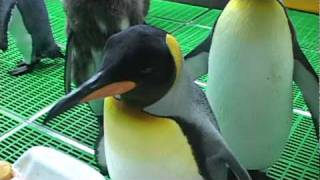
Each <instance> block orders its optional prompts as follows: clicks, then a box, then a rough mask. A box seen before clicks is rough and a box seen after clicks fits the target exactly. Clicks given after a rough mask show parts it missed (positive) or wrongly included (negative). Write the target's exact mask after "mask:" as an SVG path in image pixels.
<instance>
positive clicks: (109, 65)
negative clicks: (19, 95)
mask: <svg viewBox="0 0 320 180" xmlns="http://www.w3.org/2000/svg"><path fill="white" fill-rule="evenodd" d="M103 52H104V55H103V60H104V63H103V65H102V66H101V69H100V70H98V72H97V73H96V74H95V75H93V77H91V78H90V79H89V80H88V81H86V82H85V83H84V84H82V85H81V86H80V87H79V88H78V89H76V90H74V91H72V92H71V93H69V94H68V95H66V96H65V97H63V98H62V99H61V100H60V101H58V102H57V104H56V105H55V106H54V107H53V108H52V109H51V110H50V112H49V113H48V116H47V118H46V121H45V122H48V121H49V120H50V119H52V118H54V117H56V116H57V115H59V114H60V113H62V112H64V111H65V110H67V109H69V108H71V107H73V106H75V105H76V104H78V103H80V102H87V101H90V100H92V99H99V98H105V99H104V138H102V139H101V140H103V141H104V144H105V155H106V162H107V166H108V171H109V174H110V177H111V179H113V180H127V179H130V180H149V179H153V180H164V179H168V180H169V179H170V180H173V179H174V180H223V179H225V177H226V170H227V168H229V167H230V169H231V170H232V171H233V172H234V173H235V175H236V176H237V177H238V178H239V179H242V180H246V179H250V177H249V175H248V174H247V172H246V170H244V169H243V167H242V165H241V164H239V163H238V161H237V159H236V158H235V157H234V156H233V155H232V154H231V153H230V150H229V149H228V146H227V145H226V144H225V143H224V140H223V139H222V137H221V135H220V133H219V131H218V128H217V124H216V121H215V118H214V115H213V112H212V111H211V108H210V106H209V102H208V101H207V99H206V97H205V94H204V93H203V92H202V91H201V90H200V89H199V87H197V86H196V85H195V84H194V83H193V82H192V80H191V79H190V78H188V74H187V72H186V71H185V69H184V66H183V56H182V53H181V50H180V48H179V45H178V43H177V41H176V40H175V38H174V37H173V36H171V35H169V34H167V33H166V32H164V31H162V30H159V29H156V28H153V27H151V26H146V25H137V26H133V27H130V28H129V29H127V30H124V31H122V32H120V33H117V34H115V35H113V36H112V37H111V38H110V39H109V40H108V42H107V44H106V46H105V48H104V50H103Z"/></svg>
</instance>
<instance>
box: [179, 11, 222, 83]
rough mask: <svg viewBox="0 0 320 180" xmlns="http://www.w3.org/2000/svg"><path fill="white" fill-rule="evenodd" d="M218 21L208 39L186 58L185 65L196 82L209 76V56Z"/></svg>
mask: <svg viewBox="0 0 320 180" xmlns="http://www.w3.org/2000/svg"><path fill="white" fill-rule="evenodd" d="M218 19H219V17H218V18H217V21H218ZM217 21H216V22H215V23H214V25H213V28H212V31H211V33H210V34H209V35H208V37H207V38H206V39H205V40H204V41H203V42H202V43H200V44H199V45H198V46H197V47H196V48H195V49H193V50H192V51H191V52H190V53H189V54H188V55H187V56H185V63H184V64H185V67H186V69H187V71H188V72H189V76H190V77H191V79H192V80H196V79H198V78H200V77H201V76H203V75H205V74H208V70H209V64H208V63H209V54H210V49H211V45H212V38H213V34H214V31H215V28H216V25H217Z"/></svg>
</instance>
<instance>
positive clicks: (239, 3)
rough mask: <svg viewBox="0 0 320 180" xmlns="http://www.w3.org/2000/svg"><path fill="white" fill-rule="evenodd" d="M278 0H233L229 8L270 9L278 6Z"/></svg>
mask: <svg viewBox="0 0 320 180" xmlns="http://www.w3.org/2000/svg"><path fill="white" fill-rule="evenodd" d="M278 3H279V2H278V1H277V0H231V1H230V2H229V6H232V7H234V8H249V9H250V8H260V9H270V7H272V6H274V5H277V4H278Z"/></svg>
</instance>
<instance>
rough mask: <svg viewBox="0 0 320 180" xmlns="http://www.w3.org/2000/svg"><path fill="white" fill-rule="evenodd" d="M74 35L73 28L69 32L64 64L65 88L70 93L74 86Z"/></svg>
mask: <svg viewBox="0 0 320 180" xmlns="http://www.w3.org/2000/svg"><path fill="white" fill-rule="evenodd" d="M72 37H73V33H72V31H71V30H69V32H68V41H67V49H66V56H65V66H64V88H65V93H66V94H68V93H70V92H71V90H72V87H71V83H72V75H71V71H72V65H71V64H72V61H73V57H72Z"/></svg>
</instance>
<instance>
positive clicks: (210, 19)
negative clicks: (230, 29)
mask: <svg viewBox="0 0 320 180" xmlns="http://www.w3.org/2000/svg"><path fill="white" fill-rule="evenodd" d="M220 14H221V10H216V9H212V10H210V11H208V12H207V13H205V14H203V15H202V16H200V17H198V18H197V19H195V20H194V21H193V24H196V25H201V26H207V27H209V28H212V27H213V25H214V23H215V21H216V20H217V18H218V17H219V15H220Z"/></svg>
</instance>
